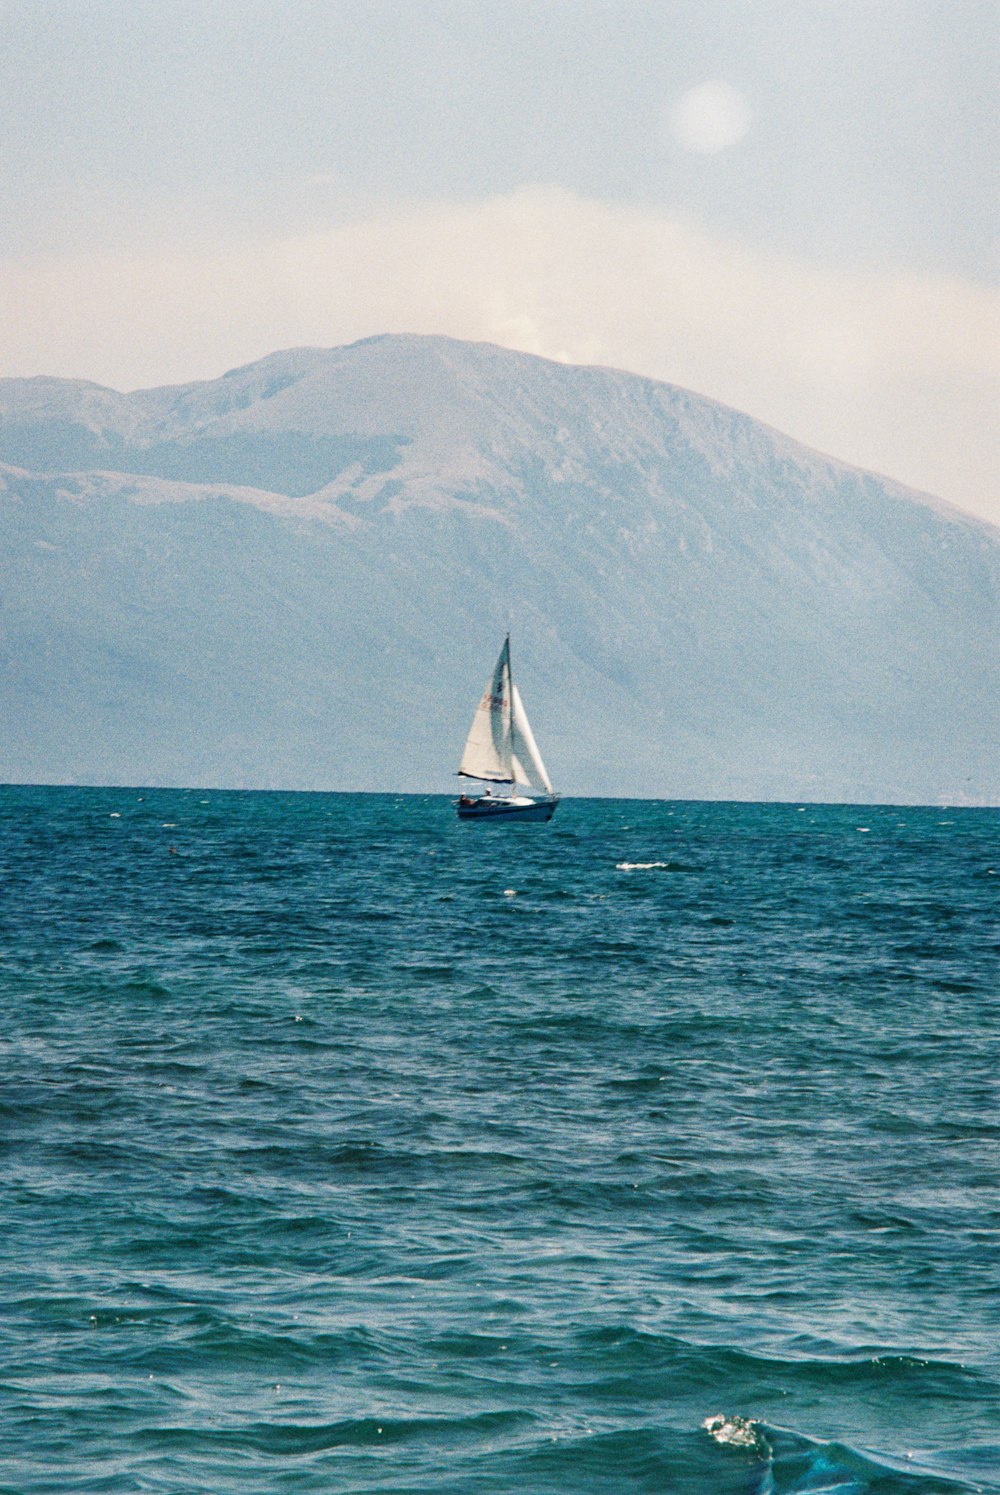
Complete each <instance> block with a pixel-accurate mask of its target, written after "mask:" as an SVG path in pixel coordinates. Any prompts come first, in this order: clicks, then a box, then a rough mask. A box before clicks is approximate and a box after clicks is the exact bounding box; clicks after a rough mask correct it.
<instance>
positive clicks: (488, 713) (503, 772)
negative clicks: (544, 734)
mask: <svg viewBox="0 0 1000 1495" xmlns="http://www.w3.org/2000/svg"><path fill="white" fill-rule="evenodd" d="M510 684H511V682H510V640H509V639H505V641H504V646H503V648H502V649H501V650H500V658H499V659H498V660H497V663H496V669H495V670H494V671H493V674H492V675H491V677H490V679H489V680H488V681H487V684H486V689H485V690H484V691H483V696H482V700H481V701H480V702H479V705H478V706H477V707H476V714H475V716H474V717H473V718H472V726H471V728H470V730H469V736H468V739H467V741H466V744H465V751H464V753H463V754H462V761H461V763H460V764H459V766H458V771H459V773H460V774H463V775H464V776H465V777H466V778H468V779H489V780H491V781H492V782H493V783H495V784H512V783H513V782H514V771H513V767H512V764H511V689H510ZM529 730H530V728H529Z"/></svg>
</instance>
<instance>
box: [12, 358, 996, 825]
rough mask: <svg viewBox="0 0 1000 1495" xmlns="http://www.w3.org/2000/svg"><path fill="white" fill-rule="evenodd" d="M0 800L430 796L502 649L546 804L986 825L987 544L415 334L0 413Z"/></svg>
mask: <svg viewBox="0 0 1000 1495" xmlns="http://www.w3.org/2000/svg"><path fill="white" fill-rule="evenodd" d="M0 461H2V462H4V463H6V464H8V465H7V466H6V467H4V468H3V469H2V470H0V478H2V485H0V489H2V491H0V516H2V528H0V535H2V544H0V551H2V554H0V565H2V612H0V658H2V667H3V672H4V682H5V683H4V702H3V708H4V709H3V721H2V725H0V778H6V779H8V780H10V779H14V780H20V779H35V780H49V781H65V780H78V781H85V782H91V783H101V782H105V783H106V782H118V783H121V782H130V783H139V782H141V783H152V782H158V783H200V784H220V785H221V784H250V785H266V786H273V785H286V786H288V787H296V788H299V787H317V788H383V787H385V788H405V789H445V788H448V787H449V786H450V783H451V780H450V777H449V775H450V771H451V770H452V769H453V767H454V766H455V764H456V762H457V758H458V754H459V751H460V748H461V744H462V741H463V740H464V735H465V732H466V730H467V727H468V722H469V719H470V718H471V713H472V709H473V706H474V704H475V701H476V698H477V697H478V694H479V692H480V690H481V688H482V684H483V681H484V679H485V677H486V675H487V673H488V671H489V669H490V667H491V666H492V663H493V660H494V658H495V655H496V652H497V649H498V648H499V644H500V642H501V640H502V636H503V632H504V630H505V628H506V627H507V625H508V622H509V623H510V625H511V628H512V633H513V649H514V668H515V672H516V673H517V675H518V677H519V680H520V683H521V687H522V694H523V695H524V697H525V700H526V703H527V705H528V709H529V711H530V713H531V716H532V720H533V723H534V726H535V731H536V735H537V737H538V738H539V742H540V745H541V747H542V751H543V753H544V755H545V757H546V759H547V761H548V764H549V768H550V771H551V773H552V775H553V778H554V779H555V781H556V783H557V786H558V787H560V788H562V789H564V790H565V791H566V792H569V793H573V792H590V793H649V794H662V795H678V796H714V795H735V796H739V797H746V798H805V797H814V798H832V799H853V800H868V799H904V800H937V799H941V798H945V799H978V800H982V799H986V798H989V799H991V800H993V801H996V800H1000V767H998V749H997V743H998V741H1000V721H998V707H997V702H998V700H1000V659H998V654H1000V649H998V636H1000V630H998V622H1000V606H998V597H1000V532H998V531H996V530H994V529H992V528H991V527H990V526H988V525H986V524H983V523H981V522H979V521H977V520H974V519H972V518H970V517H968V516H966V515H964V514H962V513H960V512H958V511H957V510H954V509H951V508H949V507H947V506H946V505H944V504H942V503H939V502H937V501H935V500H933V499H930V498H927V497H925V496H922V495H918V494H915V493H913V492H911V491H909V490H907V489H905V488H903V487H901V486H900V485H899V484H897V483H894V482H891V481H889V480H887V479H884V478H880V477H876V476H873V475H872V474H870V473H865V472H860V471H858V470H856V469H852V468H849V467H846V466H844V465H843V464H840V463H838V462H835V461H833V460H831V459H829V458H826V457H821V456H819V455H817V454H816V453H814V452H811V451H809V450H807V449H805V448H804V447H801V446H799V445H797V444H796V443H795V442H793V441H791V440H790V439H788V438H787V437H784V436H781V435H779V434H778V433H777V432H775V431H772V430H770V429H768V428H767V427H765V426H763V425H761V424H760V423H759V422H756V421H754V420H751V419H750V418H749V417H748V416H745V415H741V414H739V413H737V412H736V411H733V410H730V409H727V408H725V407H723V406H721V405H718V404H715V403H713V402H712V401H711V400H707V399H704V398H702V397H700V396H697V395H694V394H691V393H688V392H686V391H684V390H681V389H677V388H674V387H672V386H670V385H665V384H659V383H656V382H653V381H651V380H648V379H642V378H638V377H636V376H634V375H630V374H625V373H619V372H615V371H613V370H608V369H593V368H574V367H567V366H564V365H561V364H555V363H550V362H547V361H545V360H543V359H538V358H533V357H530V356H528V355H525V354H519V353H511V352H507V351H504V350H501V349H499V348H494V347H489V346H481V345H471V344H465V343H458V342H453V341H450V340H448V339H445V338H424V337H384V338H374V339H369V340H366V341H364V342H361V343H356V344H353V345H352V346H350V347H346V348H337V349H333V350H329V351H327V350H320V349H298V350H295V351H292V352H286V353H276V354H274V355H272V356H271V357H269V358H265V359H263V360H261V361H260V362H259V363H255V364H252V365H250V366H249V367H247V368H243V369H236V370H234V371H233V372H232V373H229V374H227V375H225V376H224V377H223V378H221V379H217V380H212V381H208V382H205V383H197V384H189V385H183V386H179V387H176V388H167V389H155V390H145V391H140V392H137V393H134V394H118V393H116V392H114V391H112V390H107V389H102V388H100V387H99V386H97V385H93V384H87V383H81V382H78V381H67V380H58V379H25V380H5V381H0Z"/></svg>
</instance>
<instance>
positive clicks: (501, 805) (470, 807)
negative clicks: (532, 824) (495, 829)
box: [457, 797, 559, 822]
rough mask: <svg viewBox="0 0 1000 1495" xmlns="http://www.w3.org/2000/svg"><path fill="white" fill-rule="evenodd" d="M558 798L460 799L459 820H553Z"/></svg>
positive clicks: (458, 806)
mask: <svg viewBox="0 0 1000 1495" xmlns="http://www.w3.org/2000/svg"><path fill="white" fill-rule="evenodd" d="M558 803H559V801H558V799H557V798H555V797H553V798H552V799H528V798H527V797H525V798H523V799H522V798H520V797H518V798H512V799H489V798H486V797H483V798H481V799H460V800H459V801H458V805H457V809H458V818H459V820H479V821H497V822H499V821H505V822H507V821H511V820H518V821H526V820H551V819H552V817H553V815H554V814H555V813H556V805H557V804H558Z"/></svg>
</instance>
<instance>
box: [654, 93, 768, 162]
mask: <svg viewBox="0 0 1000 1495" xmlns="http://www.w3.org/2000/svg"><path fill="white" fill-rule="evenodd" d="M752 120H753V111H752V110H751V108H750V105H749V104H748V103H747V101H746V99H745V98H744V97H743V95H742V94H741V93H740V92H739V91H738V90H737V89H735V88H733V87H732V85H731V84H729V83H723V82H720V81H718V80H716V81H713V82H711V83H701V84H699V85H698V87H697V88H689V89H688V91H687V93H683V94H681V96H680V98H679V99H677V100H676V102H675V103H674V105H673V108H672V109H671V111H670V130H671V134H672V135H673V137H674V139H675V140H676V141H677V143H678V144H679V145H682V146H683V147H684V149H685V150H688V151H695V152H697V154H699V155H702V156H715V155H718V153H719V152H720V151H725V150H728V149H729V147H730V146H732V145H736V144H737V142H738V141H740V140H742V139H743V137H744V135H745V134H746V133H747V131H748V130H749V128H750V125H751V122H752Z"/></svg>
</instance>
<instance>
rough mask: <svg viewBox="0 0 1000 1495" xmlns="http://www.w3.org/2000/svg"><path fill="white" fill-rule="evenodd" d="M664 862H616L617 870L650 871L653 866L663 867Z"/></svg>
mask: <svg viewBox="0 0 1000 1495" xmlns="http://www.w3.org/2000/svg"><path fill="white" fill-rule="evenodd" d="M666 865H667V864H666V862H616V863H615V869H616V871H618V872H650V871H652V869H653V868H654V867H665V866H666Z"/></svg>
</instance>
